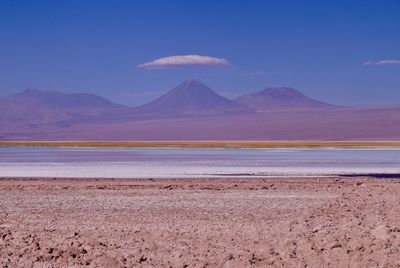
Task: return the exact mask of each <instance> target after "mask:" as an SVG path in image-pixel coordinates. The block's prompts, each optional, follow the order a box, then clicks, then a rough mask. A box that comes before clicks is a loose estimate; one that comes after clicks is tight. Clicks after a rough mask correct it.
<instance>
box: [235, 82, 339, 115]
mask: <svg viewBox="0 0 400 268" xmlns="http://www.w3.org/2000/svg"><path fill="white" fill-rule="evenodd" d="M236 101H237V102H239V103H241V104H243V105H245V106H247V107H249V108H251V109H253V110H270V109H294V108H295V109H321V108H334V107H336V106H335V105H332V104H328V103H324V102H320V101H317V100H314V99H311V98H309V97H307V96H305V95H304V94H302V93H301V92H299V91H298V90H296V89H294V88H290V87H278V88H266V89H264V90H262V91H259V92H256V93H252V94H248V95H244V96H240V97H238V98H236Z"/></svg>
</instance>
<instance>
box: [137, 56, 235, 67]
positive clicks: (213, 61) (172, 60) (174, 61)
mask: <svg viewBox="0 0 400 268" xmlns="http://www.w3.org/2000/svg"><path fill="white" fill-rule="evenodd" d="M192 65H203V66H204V65H208V66H210V65H214V66H215V65H229V61H227V60H226V59H223V58H215V57H208V56H200V55H181V56H170V57H165V58H160V59H156V60H153V61H149V62H146V63H143V64H140V65H138V66H137V67H138V68H142V69H160V68H168V67H184V66H192Z"/></svg>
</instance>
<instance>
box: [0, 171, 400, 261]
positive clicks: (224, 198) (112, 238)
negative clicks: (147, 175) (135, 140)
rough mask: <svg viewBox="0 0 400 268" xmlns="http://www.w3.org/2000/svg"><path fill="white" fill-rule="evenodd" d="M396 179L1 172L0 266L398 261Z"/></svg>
mask: <svg viewBox="0 0 400 268" xmlns="http://www.w3.org/2000/svg"><path fill="white" fill-rule="evenodd" d="M399 182H400V181H397V180H390V179H386V180H378V179H362V178H351V179H343V178H321V179H317V178H313V179H248V180H237V179H196V180H182V179H180V180H95V179H92V180H88V179H85V180H70V179H69V180H62V179H57V180H48V179H47V180H46V179H36V180H29V179H2V180H0V266H1V267H80V266H88V267H252V266H254V267H266V266H272V267H399V266H400V257H399V256H400V252H399V250H400V183H399Z"/></svg>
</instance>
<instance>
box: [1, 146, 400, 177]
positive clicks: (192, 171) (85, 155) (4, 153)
mask: <svg viewBox="0 0 400 268" xmlns="http://www.w3.org/2000/svg"><path fill="white" fill-rule="evenodd" d="M354 173H357V174H358V173H400V149H398V148H392V149H177V148H161V149H160V148H142V149H137V148H133V149H115V148H113V149H104V148H41V147H0V176H3V177H84V178H86V177H96V178H104V177H106V178H149V177H201V176H210V177H211V176H236V177H246V176H294V175H296V176H310V175H315V176H319V175H334V174H354Z"/></svg>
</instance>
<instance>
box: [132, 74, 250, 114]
mask: <svg viewBox="0 0 400 268" xmlns="http://www.w3.org/2000/svg"><path fill="white" fill-rule="evenodd" d="M249 111H250V109H248V108H246V107H245V106H243V105H241V104H239V103H237V102H235V101H232V100H229V99H227V98H224V97H222V96H221V95H219V94H218V93H216V92H215V91H213V90H212V89H210V88H209V87H207V86H205V85H204V84H202V83H200V82H199V81H197V80H186V81H185V82H183V83H182V84H180V85H178V86H177V87H175V88H174V89H172V90H171V91H169V92H168V93H166V94H165V95H163V96H161V97H159V98H157V99H156V100H154V101H152V102H150V103H148V104H145V105H143V106H140V107H137V108H135V113H137V114H142V115H143V114H144V115H153V116H159V117H166V116H167V117H180V116H207V115H223V114H229V115H231V114H238V113H245V112H249Z"/></svg>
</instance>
